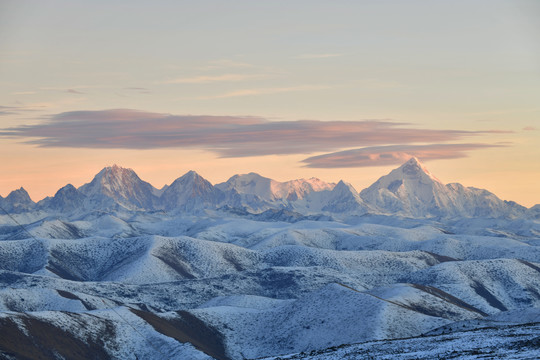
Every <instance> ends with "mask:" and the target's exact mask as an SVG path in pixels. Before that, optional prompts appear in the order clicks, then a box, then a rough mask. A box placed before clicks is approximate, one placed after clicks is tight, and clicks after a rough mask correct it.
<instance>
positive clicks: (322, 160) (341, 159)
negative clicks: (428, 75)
mask: <svg viewBox="0 0 540 360" xmlns="http://www.w3.org/2000/svg"><path fill="white" fill-rule="evenodd" d="M503 146H505V145H501V144H498V145H493V144H429V145H393V146H373V147H365V148H360V149H352V150H345V151H338V152H334V153H330V154H324V155H319V156H312V157H309V158H307V159H304V160H302V162H303V163H305V164H306V165H305V166H306V167H310V168H351V167H366V166H383V165H397V164H401V163H403V162H404V161H407V160H408V159H410V158H411V157H413V156H415V157H418V158H420V159H422V161H429V160H440V159H457V158H463V157H466V156H467V152H469V151H472V150H479V149H485V148H493V147H503Z"/></svg>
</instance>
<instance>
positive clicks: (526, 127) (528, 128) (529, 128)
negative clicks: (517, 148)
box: [523, 126, 538, 131]
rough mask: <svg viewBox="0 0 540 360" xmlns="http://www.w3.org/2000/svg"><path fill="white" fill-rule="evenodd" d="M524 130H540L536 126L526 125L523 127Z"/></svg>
mask: <svg viewBox="0 0 540 360" xmlns="http://www.w3.org/2000/svg"><path fill="white" fill-rule="evenodd" d="M523 130H525V131H535V130H538V129H537V128H535V127H534V126H525V127H524V128H523Z"/></svg>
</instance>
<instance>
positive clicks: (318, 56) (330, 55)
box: [294, 53, 343, 59]
mask: <svg viewBox="0 0 540 360" xmlns="http://www.w3.org/2000/svg"><path fill="white" fill-rule="evenodd" d="M340 56H343V54H334V53H328V54H303V55H298V56H295V57H294V58H295V59H326V58H333V57H340Z"/></svg>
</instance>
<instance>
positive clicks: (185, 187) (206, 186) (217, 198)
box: [159, 171, 225, 211]
mask: <svg viewBox="0 0 540 360" xmlns="http://www.w3.org/2000/svg"><path fill="white" fill-rule="evenodd" d="M159 199H160V204H161V205H162V206H163V207H164V208H165V209H166V210H173V209H179V210H184V211H191V210H200V209H202V208H215V207H216V206H218V205H219V204H220V203H222V202H223V200H224V199H225V194H224V193H223V192H222V191H221V190H219V189H218V188H216V187H214V186H212V184H211V183H210V182H208V181H207V180H206V179H204V178H203V177H202V176H200V175H199V174H197V173H196V172H195V171H189V172H187V173H186V174H185V175H183V176H181V177H179V178H178V179H176V180H175V181H174V182H173V183H172V184H171V185H170V186H168V187H167V188H166V189H165V190H164V191H163V193H162V194H161V196H160V198H159Z"/></svg>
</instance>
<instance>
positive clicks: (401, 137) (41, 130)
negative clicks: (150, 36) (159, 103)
mask: <svg viewBox="0 0 540 360" xmlns="http://www.w3.org/2000/svg"><path fill="white" fill-rule="evenodd" d="M481 134H483V133H482V132H474V131H464V130H444V129H443V130H433V129H425V128H419V127H412V126H411V125H410V124H404V123H398V122H393V121H389V120H359V121H317V120H296V121H269V120H267V119H264V118H261V117H250V116H207V115H172V114H163V113H154V112H146V111H138V110H132V109H113V110H99V111H71V112H64V113H60V114H56V115H53V116H50V117H48V118H46V119H45V121H44V122H43V123H40V124H34V125H23V126H19V127H13V128H8V129H4V130H2V131H0V136H3V137H9V138H22V139H25V141H26V142H27V143H29V144H34V145H37V146H40V147H69V148H96V149H97V148H99V149H158V148H192V149H203V150H209V151H212V152H214V153H216V154H217V155H218V156H220V157H248V156H262V155H278V154H313V153H321V152H333V153H330V154H327V155H322V156H317V157H311V158H308V159H306V160H304V162H305V163H306V164H307V166H309V167H349V166H369V165H366V164H368V162H363V161H359V159H360V158H361V156H364V155H365V154H363V152H366V151H367V150H365V149H361V148H366V147H368V148H369V147H371V149H375V147H381V146H383V147H384V146H386V147H388V146H390V145H392V146H402V147H403V146H405V145H406V146H409V148H408V150H407V151H409V152H411V151H412V150H411V149H414V150H415V151H416V153H417V154H418V153H419V151H420V149H423V151H424V153H426V154H428V153H429V154H432V155H433V154H435V152H436V149H435V148H429V146H425V147H423V148H422V147H420V146H418V145H414V144H418V143H434V142H436V143H444V142H448V141H456V140H460V139H463V138H465V137H469V136H475V135H481ZM413 145H414V146H416V147H413ZM441 146H443V145H440V146H439V150H440V149H441ZM447 146H450V145H447ZM454 146H456V145H454ZM467 146H468V147H467ZM486 146H494V145H486ZM486 146H484V145H481V144H466V146H465V145H461V148H458V147H454V148H453V151H454V153H455V154H457V153H459V151H462V152H463V151H467V150H474V149H478V148H482V147H486ZM348 148H349V149H350V148H357V150H347V151H343V149H348ZM359 148H360V149H359ZM450 148H451V146H450V147H448V149H450ZM396 149H397V148H396ZM396 149H394V150H393V151H394V153H397V152H399V151H402V152H405V150H403V148H401V150H399V149H397V150H396ZM460 149H461V150H460ZM398 150H399V151H398ZM385 151H386V152H388V151H390V148H386V150H385ZM366 154H367V153H366ZM382 155H384V156H386V155H385V154H382ZM325 156H326V158H325ZM384 156H383V157H384ZM396 156H397V155H396ZM433 156H435V155H433ZM441 156H443V155H441ZM419 157H421V158H425V156H422V155H420V156H419ZM353 158H355V159H356V160H353ZM443 158H444V157H443ZM331 161H333V162H334V163H335V165H336V166H330V165H329V163H330V162H331Z"/></svg>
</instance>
